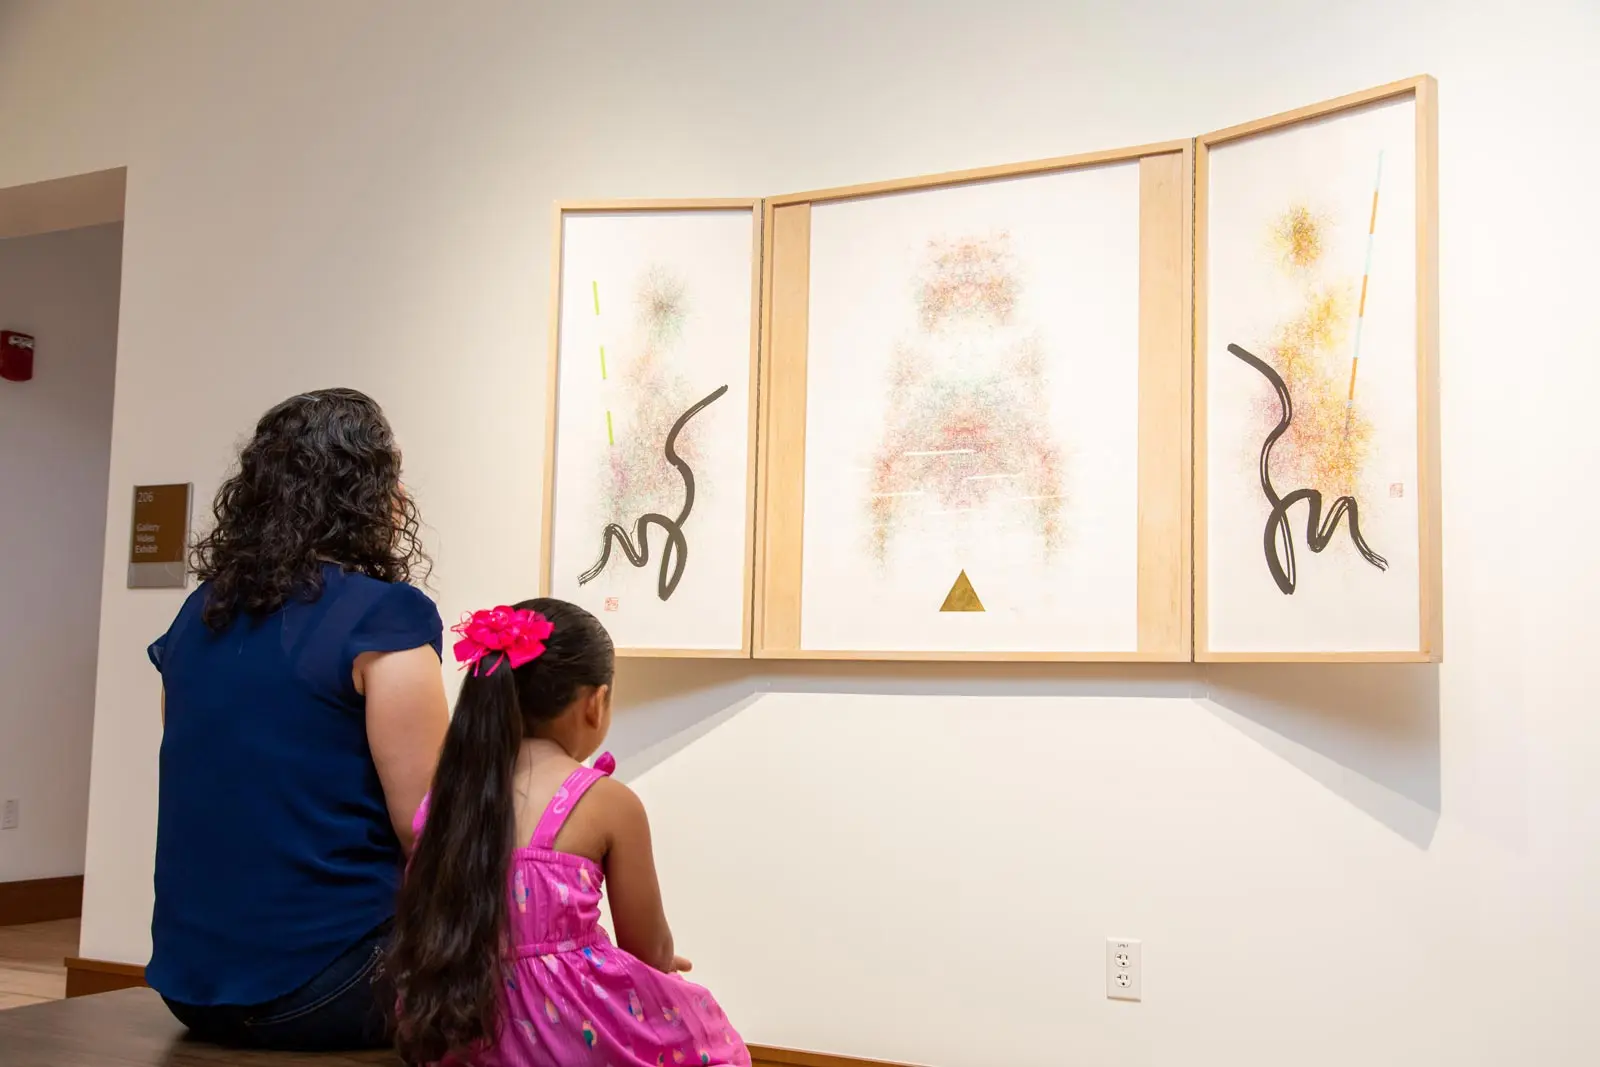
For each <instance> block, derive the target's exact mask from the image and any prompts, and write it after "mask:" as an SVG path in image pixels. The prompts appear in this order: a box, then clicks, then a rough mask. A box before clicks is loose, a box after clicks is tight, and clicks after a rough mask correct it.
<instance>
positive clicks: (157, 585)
mask: <svg viewBox="0 0 1600 1067" xmlns="http://www.w3.org/2000/svg"><path fill="white" fill-rule="evenodd" d="M193 495H194V487H193V486H192V485H138V486H134V489H133V533H132V536H131V539H130V541H129V546H128V588H129V589H182V588H184V587H185V586H187V585H188V584H189V564H188V554H189V505H190V499H191V498H192V497H193Z"/></svg>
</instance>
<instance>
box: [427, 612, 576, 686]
mask: <svg viewBox="0 0 1600 1067" xmlns="http://www.w3.org/2000/svg"><path fill="white" fill-rule="evenodd" d="M554 631H555V625H554V624H553V623H551V621H550V620H549V619H547V618H545V617H544V616H543V615H540V614H539V613H538V612H537V611H529V610H527V609H525V608H524V609H518V608H504V607H501V608H488V609H486V610H484V611H474V612H473V613H472V614H471V615H468V616H466V617H464V618H463V619H462V620H461V621H460V622H458V623H456V625H454V626H452V627H450V632H451V633H454V634H459V635H461V640H459V641H457V642H456V643H455V656H456V662H457V663H459V664H461V669H462V670H466V669H467V668H468V667H471V668H472V673H473V674H477V673H478V669H479V667H480V666H481V665H482V662H483V659H484V657H485V656H488V655H490V654H492V653H499V658H498V659H496V660H495V661H494V663H493V664H492V665H491V666H490V667H489V671H488V673H489V674H493V673H494V672H495V671H497V670H499V669H500V664H501V663H507V662H509V663H510V664H511V669H512V670H516V669H517V668H518V667H520V666H522V665H523V664H524V663H531V662H532V661H534V660H536V659H538V658H539V657H540V656H542V655H544V643H545V641H546V640H547V639H548V638H549V637H550V635H551V633H553V632H554Z"/></svg>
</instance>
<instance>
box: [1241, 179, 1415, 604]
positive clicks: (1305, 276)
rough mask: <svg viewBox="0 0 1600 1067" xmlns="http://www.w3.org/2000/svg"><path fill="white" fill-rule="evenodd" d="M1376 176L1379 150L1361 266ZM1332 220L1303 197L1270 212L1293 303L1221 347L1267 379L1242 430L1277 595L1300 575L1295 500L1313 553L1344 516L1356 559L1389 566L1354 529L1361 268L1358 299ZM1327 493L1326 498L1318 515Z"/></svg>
mask: <svg viewBox="0 0 1600 1067" xmlns="http://www.w3.org/2000/svg"><path fill="white" fill-rule="evenodd" d="M1382 180H1383V157H1382V155H1381V154H1380V155H1379V157H1378V178H1377V181H1376V182H1375V183H1374V186H1373V193H1372V210H1371V214H1370V215H1369V216H1368V218H1367V219H1365V220H1364V221H1365V222H1366V224H1367V261H1366V262H1367V264H1368V265H1369V266H1370V264H1371V260H1372V243H1373V241H1374V239H1375V238H1376V233H1377V223H1378V194H1379V191H1380V189H1381V186H1382ZM1334 224H1335V222H1334V220H1333V219H1331V218H1330V217H1329V216H1328V215H1326V214H1324V213H1322V212H1319V211H1317V210H1315V209H1314V208H1313V207H1311V206H1310V205H1307V204H1301V203H1296V204H1290V205H1289V206H1288V207H1286V208H1285V209H1284V210H1282V211H1281V212H1279V213H1278V215H1277V216H1276V217H1274V218H1273V220H1272V221H1271V222H1270V223H1269V225H1268V230H1267V235H1266V244H1267V247H1268V248H1269V250H1270V254H1271V257H1272V259H1273V260H1274V264H1275V266H1276V269H1277V270H1278V271H1279V272H1280V273H1281V276H1282V277H1283V278H1284V279H1285V280H1288V281H1290V282H1292V283H1293V284H1296V285H1298V286H1299V287H1300V290H1301V306H1300V309H1299V311H1298V312H1297V313H1296V314H1294V315H1293V316H1291V317H1290V318H1288V319H1286V320H1284V321H1282V322H1279V323H1278V324H1277V325H1276V326H1275V327H1274V328H1273V330H1272V332H1271V335H1270V337H1268V338H1265V339H1263V340H1264V343H1261V344H1260V347H1259V348H1257V347H1256V345H1252V346H1251V347H1252V348H1255V349H1256V351H1250V350H1248V349H1246V348H1244V347H1242V346H1240V345H1237V344H1229V345H1228V352H1229V353H1230V354H1231V355H1233V356H1234V357H1235V358H1237V359H1239V360H1240V361H1242V362H1243V363H1244V364H1245V365H1246V366H1248V367H1250V368H1251V369H1252V370H1254V371H1255V372H1256V373H1257V374H1259V375H1260V376H1261V377H1262V378H1263V379H1264V380H1265V382H1266V384H1267V385H1268V386H1269V388H1268V389H1267V390H1266V391H1264V392H1263V393H1262V394H1260V395H1259V397H1258V398H1257V399H1256V401H1255V404H1254V415H1255V420H1256V427H1255V429H1256V432H1255V433H1254V434H1252V435H1251V437H1250V438H1249V440H1250V446H1249V447H1250V448H1251V450H1252V452H1251V454H1250V457H1249V460H1248V461H1249V462H1250V463H1251V464H1253V465H1254V466H1256V467H1257V469H1258V479H1259V481H1260V483H1261V490H1262V493H1263V495H1264V496H1265V497H1266V500H1267V503H1268V505H1269V507H1270V509H1271V514H1270V515H1269V517H1268V519H1267V526H1266V530H1265V531H1264V534H1263V538H1262V540H1263V550H1264V552H1265V554H1266V561H1267V568H1268V571H1269V572H1270V574H1271V576H1272V579H1273V581H1274V583H1276V585H1277V586H1278V589H1279V591H1280V592H1282V593H1283V594H1285V595H1291V594H1293V593H1294V591H1295V588H1296V586H1297V580H1298V579H1297V574H1296V569H1295V554H1294V542H1295V538H1294V533H1293V531H1292V529H1291V527H1290V521H1289V509H1290V508H1292V507H1294V506H1295V505H1296V504H1299V503H1302V502H1304V503H1306V504H1307V505H1308V514H1307V519H1306V544H1307V547H1309V548H1310V549H1311V551H1312V552H1321V551H1323V549H1325V548H1326V547H1327V546H1328V545H1329V544H1330V543H1331V542H1332V540H1333V538H1334V534H1335V533H1337V531H1338V529H1339V525H1340V523H1341V522H1344V523H1345V524H1346V525H1347V526H1348V528H1349V534H1350V540H1351V543H1352V544H1353V545H1354V546H1355V548H1356V549H1357V551H1358V552H1359V553H1360V555H1361V556H1362V558H1363V559H1365V560H1366V561H1367V563H1369V564H1371V565H1372V566H1373V567H1375V568H1377V569H1378V570H1380V571H1381V570H1387V569H1388V561H1387V560H1385V559H1384V558H1383V557H1382V556H1380V555H1378V553H1376V552H1374V551H1373V550H1372V549H1371V548H1370V547H1369V546H1368V545H1367V542H1366V540H1365V538H1364V536H1363V535H1362V532H1361V526H1360V505H1359V503H1358V499H1357V498H1358V494H1359V492H1360V490H1361V489H1362V487H1363V482H1364V479H1365V470H1366V464H1367V461H1368V459H1369V458H1370V453H1371V447H1372V435H1373V425H1372V421H1371V419H1370V418H1369V417H1368V415H1367V414H1366V412H1365V411H1364V410H1363V407H1362V405H1361V404H1359V403H1358V402H1357V394H1356V383H1357V372H1358V369H1359V367H1360V361H1361V327H1362V323H1363V321H1364V319H1365V316H1366V307H1367V282H1368V277H1367V274H1366V270H1367V269H1368V268H1366V267H1364V268H1363V273H1362V274H1361V275H1360V290H1359V292H1360V297H1359V299H1358V300H1355V299H1352V297H1353V294H1354V293H1355V292H1356V286H1355V281H1356V275H1355V274H1354V272H1353V271H1352V270H1350V269H1348V268H1349V267H1350V266H1353V264H1352V265H1346V266H1345V267H1336V266H1331V265H1330V264H1328V262H1327V256H1326V252H1327V248H1328V245H1329V243H1330V242H1329V233H1328V231H1329V228H1330V227H1331V226H1333V225H1334ZM1352 310H1353V311H1354V320H1355V321H1354V329H1353V330H1352V329H1351V318H1352ZM1258 353H1259V354H1258ZM1258 442H1259V444H1258ZM1257 449H1259V451H1257ZM1282 484H1292V485H1296V486H1299V487H1300V488H1297V489H1294V490H1291V491H1287V492H1281V491H1280V490H1279V489H1278V488H1277V486H1278V485H1282ZM1325 498H1326V499H1330V500H1331V504H1330V505H1329V507H1328V509H1327V513H1326V514H1325V515H1324V513H1323V501H1324V499H1325Z"/></svg>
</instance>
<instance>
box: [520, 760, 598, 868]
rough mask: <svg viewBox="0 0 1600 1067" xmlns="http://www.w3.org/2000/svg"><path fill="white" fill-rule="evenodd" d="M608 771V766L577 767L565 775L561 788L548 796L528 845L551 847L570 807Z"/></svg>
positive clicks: (540, 847) (574, 805)
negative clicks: (599, 767) (551, 795)
mask: <svg viewBox="0 0 1600 1067" xmlns="http://www.w3.org/2000/svg"><path fill="white" fill-rule="evenodd" d="M603 766H604V765H603V764H602V767H603ZM610 773H611V771H610V769H609V768H605V769H596V768H593V767H579V768H578V769H577V770H575V771H573V772H572V773H571V774H569V775H567V780H566V781H565V782H562V783H561V788H559V789H557V790H556V795H555V796H553V797H551V798H550V803H549V804H547V805H546V806H545V809H544V814H543V815H541V816H540V817H539V825H538V827H537V828H536V829H535V830H534V831H533V841H532V842H531V843H530V847H532V848H537V849H543V850H545V851H549V850H550V849H551V848H553V847H554V846H555V841H556V836H557V835H558V834H560V833H561V828H562V827H563V826H565V825H567V817H568V816H570V815H571V814H572V809H573V808H576V807H577V806H578V801H580V800H582V799H583V796H584V794H585V793H587V792H588V791H589V790H590V789H592V788H593V787H594V784H595V783H596V782H598V781H599V780H600V779H602V778H605V777H608V776H609V775H610Z"/></svg>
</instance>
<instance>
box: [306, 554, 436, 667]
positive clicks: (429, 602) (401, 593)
mask: <svg viewBox="0 0 1600 1067" xmlns="http://www.w3.org/2000/svg"><path fill="white" fill-rule="evenodd" d="M319 599H320V600H322V601H323V602H324V610H333V609H334V607H335V605H336V604H337V605H338V610H339V613H340V614H341V615H343V616H344V617H345V618H347V619H349V620H350V624H351V629H350V632H351V652H352V654H355V655H359V654H360V653H362V652H397V651H401V650H403V649H407V648H416V647H418V646H420V645H433V646H434V647H435V649H438V648H439V647H441V645H442V643H443V635H444V621H443V620H442V619H441V618H440V617H439V608H438V606H437V605H436V604H434V602H433V599H432V598H431V597H429V596H428V594H427V593H425V592H423V591H422V590H421V589H418V588H417V587H416V586H414V585H410V584H408V583H406V582H386V581H383V580H382V579H380V578H373V577H371V576H370V575H366V574H360V573H357V572H354V571H346V570H343V569H341V568H338V567H331V566H330V567H329V568H328V569H327V571H326V572H325V573H324V577H323V591H322V597H321V598H319Z"/></svg>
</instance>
